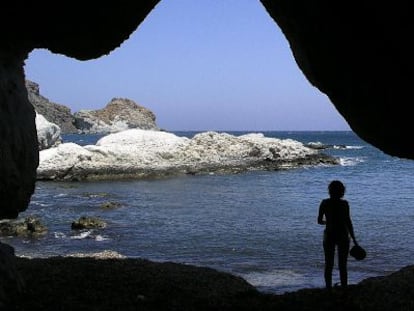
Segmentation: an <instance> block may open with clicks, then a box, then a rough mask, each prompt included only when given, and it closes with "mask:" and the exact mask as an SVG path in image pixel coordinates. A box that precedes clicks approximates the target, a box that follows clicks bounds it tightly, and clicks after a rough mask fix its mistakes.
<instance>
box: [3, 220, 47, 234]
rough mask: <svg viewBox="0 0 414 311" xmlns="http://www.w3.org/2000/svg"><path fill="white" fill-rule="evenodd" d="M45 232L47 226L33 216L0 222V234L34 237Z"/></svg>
mask: <svg viewBox="0 0 414 311" xmlns="http://www.w3.org/2000/svg"><path fill="white" fill-rule="evenodd" d="M46 233H47V228H46V226H45V225H43V224H42V222H41V221H40V220H39V219H38V218H37V217H34V216H28V217H26V218H25V219H17V220H14V219H13V220H3V221H1V222H0V236H22V237H36V236H41V235H44V234H46Z"/></svg>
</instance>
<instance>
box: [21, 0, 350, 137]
mask: <svg viewBox="0 0 414 311" xmlns="http://www.w3.org/2000/svg"><path fill="white" fill-rule="evenodd" d="M74 22H76V21H74ZM108 22H111V21H108ZM51 27H53V25H51ZM25 73H26V78H27V79H29V80H32V81H34V82H36V83H38V84H39V85H40V92H41V94H42V95H43V96H45V97H47V98H48V99H49V100H50V101H53V102H56V103H59V104H63V105H66V106H68V107H69V108H71V110H72V112H76V111H78V110H80V109H100V108H103V107H104V106H106V104H107V103H108V102H109V101H110V100H111V99H112V98H114V97H123V98H129V99H131V100H133V101H135V102H136V103H137V104H140V105H142V106H144V107H146V108H148V109H150V110H151V111H153V112H154V113H155V115H156V116H157V124H158V126H159V127H161V128H164V129H166V130H168V131H174V130H220V131H225V130H251V131H260V130H349V126H348V124H347V123H346V121H345V120H344V119H343V117H342V116H341V115H340V114H339V113H338V112H337V110H336V109H335V108H334V106H333V105H332V104H331V103H330V101H329V99H328V98H327V97H326V95H324V94H323V93H321V92H320V91H319V90H317V89H316V88H315V87H313V86H312V85H311V84H310V83H309V82H308V81H307V80H306V78H305V77H304V76H303V74H302V72H301V71H300V69H299V68H298V66H297V65H296V63H295V61H294V58H293V55H292V53H291V51H290V49H289V46H288V42H287V40H286V39H285V37H284V36H283V34H282V33H281V31H280V29H279V28H278V26H277V24H276V23H275V22H274V21H273V20H272V19H271V18H270V16H269V15H268V14H267V12H266V11H265V9H264V7H263V6H262V5H261V3H260V2H259V1H258V0H197V1H194V0H162V1H161V2H160V3H159V4H158V5H157V6H156V7H155V9H154V10H153V11H152V12H151V13H150V14H149V15H148V16H147V18H146V20H145V21H144V22H143V23H142V24H141V25H140V26H139V27H138V29H137V30H136V31H135V32H134V33H133V34H132V35H131V36H130V38H129V39H128V40H127V41H125V42H124V43H123V44H122V45H121V47H120V48H118V49H116V50H114V51H112V52H111V53H110V54H109V55H107V56H103V57H101V58H99V59H96V60H89V61H78V60H75V59H71V58H68V57H65V56H62V55H55V54H51V53H50V52H48V51H46V50H35V51H33V52H32V53H31V54H30V56H29V58H28V59H27V60H26V65H25Z"/></svg>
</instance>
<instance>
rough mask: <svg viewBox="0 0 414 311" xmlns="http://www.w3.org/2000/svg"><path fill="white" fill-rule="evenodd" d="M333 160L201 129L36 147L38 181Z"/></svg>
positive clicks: (276, 142)
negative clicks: (185, 133)
mask: <svg viewBox="0 0 414 311" xmlns="http://www.w3.org/2000/svg"><path fill="white" fill-rule="evenodd" d="M320 164H327V165H337V164H339V159H337V158H334V157H330V156H327V155H325V154H323V153H320V152H319V151H318V150H315V149H312V148H309V147H307V146H304V145H303V144H302V143H300V142H298V141H295V140H292V139H277V138H269V137H265V136H264V135H263V134H246V135H241V136H233V135H230V134H227V133H217V132H204V133H200V134H197V135H195V136H194V137H193V138H191V139H190V138H187V137H179V136H176V135H174V134H173V133H168V132H162V131H151V130H141V129H130V130H125V131H122V132H119V133H115V134H110V135H107V136H105V137H103V138H101V139H100V140H99V141H98V142H97V143H96V145H88V146H79V145H77V144H74V143H62V144H59V145H58V146H57V147H53V148H49V149H45V150H42V151H40V154H39V166H38V169H37V178H38V179H39V180H91V179H117V178H143V177H153V176H156V177H158V176H168V175H180V174H201V173H216V172H224V173H235V172H241V171H246V170H280V169H289V168H297V167H301V166H306V165H320Z"/></svg>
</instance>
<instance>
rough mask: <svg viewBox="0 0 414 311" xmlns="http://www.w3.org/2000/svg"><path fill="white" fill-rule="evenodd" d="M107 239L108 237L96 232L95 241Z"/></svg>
mask: <svg viewBox="0 0 414 311" xmlns="http://www.w3.org/2000/svg"><path fill="white" fill-rule="evenodd" d="M107 240H109V238H106V237H104V236H102V235H100V234H98V235H97V236H96V237H95V241H97V242H101V241H107Z"/></svg>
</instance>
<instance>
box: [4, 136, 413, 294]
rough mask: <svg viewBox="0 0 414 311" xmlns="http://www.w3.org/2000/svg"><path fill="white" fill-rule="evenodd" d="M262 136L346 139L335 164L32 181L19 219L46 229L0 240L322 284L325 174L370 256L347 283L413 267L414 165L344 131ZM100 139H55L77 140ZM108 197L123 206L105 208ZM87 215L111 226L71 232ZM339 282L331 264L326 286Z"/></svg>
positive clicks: (267, 284) (23, 251)
mask: <svg viewBox="0 0 414 311" xmlns="http://www.w3.org/2000/svg"><path fill="white" fill-rule="evenodd" d="M230 133H232V132H230ZM263 133H264V134H265V135H266V136H268V137H278V138H292V139H295V140H299V141H302V142H304V143H308V142H317V141H318V142H322V143H324V144H330V145H336V146H343V145H344V146H346V148H345V149H344V148H331V149H328V150H326V151H325V152H326V153H330V154H332V155H335V156H338V157H340V158H341V163H342V165H340V166H318V167H312V168H310V167H308V168H299V169H293V170H288V171H273V172H264V171H259V172H247V173H242V174H236V175H203V176H180V177H173V178H163V179H148V180H126V181H115V182H38V183H37V187H36V192H35V194H34V195H33V198H32V202H31V204H30V206H29V208H28V209H27V211H25V212H24V213H22V214H21V216H20V217H26V216H27V215H36V216H38V217H40V219H41V220H42V221H43V223H44V224H45V225H46V226H47V227H48V228H49V231H48V233H47V235H46V236H44V237H42V238H38V239H25V238H3V239H2V241H3V242H6V243H9V244H11V245H12V246H14V247H15V250H16V253H17V254H18V255H28V256H39V257H41V256H54V255H64V254H69V253H74V252H97V251H102V250H114V251H117V252H119V253H121V254H123V255H126V256H129V257H136V258H138V257H139V258H147V259H150V260H153V261H174V262H180V263H187V264H192V265H199V266H209V267H213V268H216V269H218V270H222V271H227V272H231V273H233V274H236V275H240V276H242V277H243V278H245V279H246V280H247V281H249V282H250V283H251V284H253V285H255V286H256V287H257V288H258V289H260V290H263V291H269V292H273V293H283V292H286V291H293V290H297V289H300V288H305V287H323V264H324V262H323V251H322V244H321V243H322V231H323V227H322V226H319V225H317V224H316V217H317V212H318V207H319V203H320V201H321V199H323V198H325V197H327V185H328V183H329V181H331V180H332V179H340V180H342V181H343V182H344V183H345V185H346V186H347V192H346V195H345V197H346V199H347V200H348V201H349V203H350V206H351V216H352V218H353V222H354V227H355V233H356V236H357V239H358V240H359V242H360V244H361V245H362V246H364V247H365V248H366V250H367V252H368V256H367V258H366V260H364V261H361V262H357V261H355V260H353V259H350V261H349V281H350V283H351V284H352V283H357V282H359V281H361V280H362V279H365V278H368V277H372V276H378V275H384V274H387V273H390V272H393V271H395V270H398V269H399V268H401V267H403V266H406V265H410V264H413V261H412V258H413V256H414V243H413V242H412V241H414V230H413V222H414V191H413V190H414V189H413V188H414V186H413V185H414V174H413V172H414V161H411V160H404V159H398V158H394V157H391V156H388V155H385V154H384V153H382V152H381V151H379V150H378V149H376V148H374V147H372V146H370V145H368V144H367V143H365V142H364V141H362V140H360V139H359V138H358V137H357V136H356V135H355V134H354V133H352V132H263ZM176 134H177V135H179V136H188V137H191V136H192V135H193V134H194V133H191V132H177V133H176ZM233 134H235V135H239V134H243V133H241V132H237V133H233ZM98 138H99V136H85V135H84V136H82V135H67V136H64V139H65V141H74V142H77V143H80V144H83V145H84V144H90V143H92V144H93V143H95V141H96V139H98ZM105 202H116V203H119V204H120V206H119V207H117V208H114V209H110V210H104V209H102V208H101V204H102V203H105ZM84 215H86V216H98V217H100V218H102V219H104V220H105V221H106V222H107V223H108V226H107V227H106V228H104V229H100V230H90V231H87V232H75V231H72V230H71V228H70V224H71V222H72V221H74V220H76V219H77V218H79V217H80V216H84ZM338 279H339V278H338V273H337V270H335V271H334V282H338Z"/></svg>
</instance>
